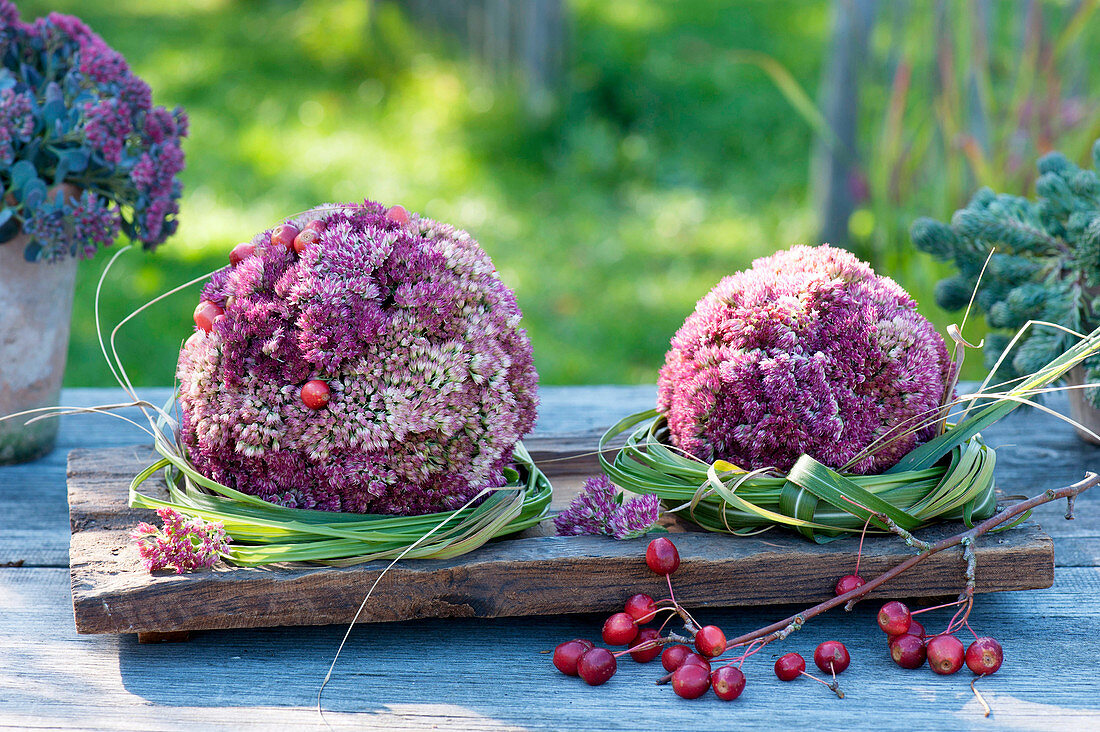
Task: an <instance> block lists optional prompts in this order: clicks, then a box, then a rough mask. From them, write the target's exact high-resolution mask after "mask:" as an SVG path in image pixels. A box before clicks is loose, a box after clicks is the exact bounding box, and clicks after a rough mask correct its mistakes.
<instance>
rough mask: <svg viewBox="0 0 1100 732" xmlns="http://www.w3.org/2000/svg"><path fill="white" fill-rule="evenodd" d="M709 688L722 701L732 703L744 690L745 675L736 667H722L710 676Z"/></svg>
mask: <svg viewBox="0 0 1100 732" xmlns="http://www.w3.org/2000/svg"><path fill="white" fill-rule="evenodd" d="M710 688H712V689H714V694H715V696H717V697H718V698H719V699H721V700H722V701H733V700H734V699H736V698H737V697H739V696H741V692H742V691H744V690H745V674H744V673H742V672H741V669H739V668H737V667H736V666H722V667H721V668H719V669H717V670H715V672H714V673H712V674H711V675H710Z"/></svg>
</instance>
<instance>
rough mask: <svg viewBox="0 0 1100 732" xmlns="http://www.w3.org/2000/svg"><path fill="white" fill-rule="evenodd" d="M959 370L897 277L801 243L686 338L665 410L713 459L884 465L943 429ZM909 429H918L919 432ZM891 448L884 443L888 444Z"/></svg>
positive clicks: (738, 285)
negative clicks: (940, 411)
mask: <svg viewBox="0 0 1100 732" xmlns="http://www.w3.org/2000/svg"><path fill="white" fill-rule="evenodd" d="M952 368H953V367H952V365H951V362H950V359H949V357H948V353H947V348H946V347H945V346H944V342H943V338H942V337H941V336H940V335H939V334H938V333H937V332H936V330H935V328H934V327H933V326H932V324H931V323H929V322H928V320H926V319H925V318H924V317H923V316H921V315H920V313H918V312H917V309H916V303H915V302H913V300H912V299H911V298H910V297H909V295H908V294H907V293H906V292H905V290H903V289H902V288H901V287H899V286H898V285H897V283H895V282H894V281H893V280H891V279H889V278H887V277H882V276H879V275H876V274H875V273H874V272H873V271H872V270H871V268H870V267H868V266H867V265H866V264H864V263H863V262H861V261H859V260H858V259H857V258H856V257H855V256H853V255H852V254H850V253H849V252H847V251H845V250H843V249H835V248H832V247H829V246H827V245H823V246H820V247H807V246H796V247H793V248H792V249H791V250H789V251H785V252H779V253H777V254H775V255H772V256H770V257H765V258H763V259H758V260H757V261H756V262H754V263H753V266H752V268H751V269H748V270H745V271H743V272H739V273H737V274H734V275H732V276H729V277H726V278H725V279H723V280H722V281H721V282H719V283H718V285H717V286H716V287H715V288H714V289H713V290H711V291H710V292H709V293H708V294H707V295H706V296H705V297H704V298H703V299H702V300H700V301H699V303H698V305H696V308H695V312H694V313H692V314H691V315H689V316H688V318H687V320H686V321H685V322H684V325H683V327H682V328H680V330H679V332H677V333H676V335H675V337H674V338H673V339H672V348H671V349H670V350H669V352H668V354H667V355H666V356H665V365H664V367H663V368H662V369H661V373H660V377H659V379H658V397H657V408H658V410H659V411H660V412H661V413H663V414H664V415H665V416H666V417H667V419H668V426H669V432H670V434H671V437H672V442H673V443H674V444H675V445H677V446H678V447H680V448H681V449H683V450H685V451H687V452H688V453H690V454H692V455H694V456H696V457H698V458H700V459H701V460H705V461H707V462H711V461H714V460H717V459H723V460H727V461H729V462H731V463H734V464H735V465H738V466H739V467H741V468H744V469H748V470H753V469H757V468H762V467H773V468H775V469H777V470H781V471H786V470H788V469H790V467H791V466H792V465H793V464H794V462H795V461H796V460H797V459H798V457H799V456H800V455H802V454H803V453H805V454H808V455H810V456H811V457H813V458H815V459H817V460H819V461H820V462H822V463H824V464H825V465H828V466H830V467H832V468H840V467H841V466H843V465H845V464H846V463H848V461H849V460H851V459H852V458H854V457H856V456H857V455H858V454H859V453H860V452H861V451H862V450H863V449H864V448H866V447H867V446H868V445H870V444H871V443H872V442H875V441H876V440H878V439H879V438H881V437H883V436H884V435H888V438H887V441H889V440H890V439H891V438H894V437H899V438H900V439H895V440H892V441H889V444H886V445H883V446H882V447H881V449H879V450H878V451H877V452H875V453H874V454H871V455H867V456H864V457H862V458H861V459H859V460H858V461H857V462H856V463H855V464H854V465H852V466H849V468H848V470H850V471H851V472H854V473H878V472H882V471H883V470H886V469H887V468H889V467H890V466H892V465H894V464H895V463H896V462H897V461H898V460H899V459H900V458H901V457H902V456H903V455H905V454H906V453H908V452H909V451H910V450H912V449H913V448H914V447H916V446H917V445H918V444H920V443H922V442H925V441H927V440H928V439H929V438H931V437H932V435H933V432H934V427H933V426H931V425H930V424H929V426H926V427H923V428H922V429H918V430H916V431H915V432H912V433H909V430H910V428H912V427H917V426H923V425H926V424H927V423H928V422H929V421H930V420H931V419H932V418H933V417H934V415H935V413H936V410H937V408H938V407H939V405H940V404H941V401H942V399H943V397H944V391H945V389H946V388H947V387H946V385H947V383H948V380H949V379H948V377H949V375H950V373H951V369H952ZM907 433H908V434H907ZM880 444H881V443H880Z"/></svg>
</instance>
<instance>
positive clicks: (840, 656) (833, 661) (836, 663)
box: [814, 641, 852, 674]
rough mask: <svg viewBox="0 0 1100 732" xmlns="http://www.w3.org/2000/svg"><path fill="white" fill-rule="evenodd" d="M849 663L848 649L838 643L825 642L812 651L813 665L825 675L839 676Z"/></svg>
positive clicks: (850, 659) (850, 658)
mask: <svg viewBox="0 0 1100 732" xmlns="http://www.w3.org/2000/svg"><path fill="white" fill-rule="evenodd" d="M851 662H852V657H851V656H850V655H849V654H848V649H847V648H845V647H844V644H843V643H841V642H840V641H825V642H824V643H822V644H821V645H819V646H818V647H817V648H816V649H814V663H815V664H816V665H817V667H818V668H819V669H821V670H822V671H824V672H825V673H827V674H839V673H840V672H841V671H843V670H844V669H846V668H848V664H850V663H851Z"/></svg>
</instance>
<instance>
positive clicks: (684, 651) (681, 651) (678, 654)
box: [661, 645, 691, 673]
mask: <svg viewBox="0 0 1100 732" xmlns="http://www.w3.org/2000/svg"><path fill="white" fill-rule="evenodd" d="M690 654H691V649H690V648H688V647H687V646H679V645H678V646H668V647H667V648H665V650H664V653H662V654H661V665H662V666H664V667H665V671H668V672H669V673H671V672H673V671H675V670H676V669H678V668H680V666H682V665H683V663H684V659H685V658H687V657H688V656H689V655H690Z"/></svg>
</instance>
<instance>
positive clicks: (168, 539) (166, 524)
mask: <svg viewBox="0 0 1100 732" xmlns="http://www.w3.org/2000/svg"><path fill="white" fill-rule="evenodd" d="M157 515H158V516H159V517H160V519H161V521H162V522H163V526H162V527H161V528H159V529H158V528H157V527H156V526H153V525H152V524H147V523H145V522H144V521H142V522H141V523H140V524H138V525H137V528H136V529H134V531H133V533H132V534H131V536H132V537H133V538H134V539H135V540H136V541H137V545H138V553H139V554H140V555H141V561H142V564H144V565H145V568H146V569H147V570H149V571H150V572H155V571H157V570H159V569H168V568H169V567H172V568H174V569H175V570H176V573H177V574H183V573H184V572H187V571H191V570H193V569H205V568H208V567H213V566H214V562H216V561H218V555H219V554H221V553H222V552H225V551H226V550H227V549H228V547H229V538H228V536H227V535H226V533H225V529H224V528H223V527H222V525H221V524H220V523H216V522H215V523H205V522H204V521H203V520H202V519H198V518H193V519H188V518H185V517H184V516H183V515H182V514H180V513H179V512H178V511H176V510H174V509H171V508H158V509H157Z"/></svg>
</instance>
